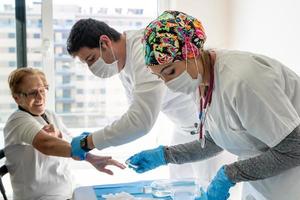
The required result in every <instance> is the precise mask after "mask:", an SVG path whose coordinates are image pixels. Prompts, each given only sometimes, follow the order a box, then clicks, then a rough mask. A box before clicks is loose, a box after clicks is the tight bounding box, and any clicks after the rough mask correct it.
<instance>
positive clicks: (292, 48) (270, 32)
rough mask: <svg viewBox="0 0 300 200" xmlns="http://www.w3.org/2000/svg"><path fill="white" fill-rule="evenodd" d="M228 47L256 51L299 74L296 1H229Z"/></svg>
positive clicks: (299, 23)
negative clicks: (229, 27) (229, 25)
mask: <svg viewBox="0 0 300 200" xmlns="http://www.w3.org/2000/svg"><path fill="white" fill-rule="evenodd" d="M230 5H231V8H230V13H231V16H230V23H231V27H232V29H231V30H230V31H231V32H230V33H229V34H230V37H229V44H230V46H229V47H231V48H234V49H242V50H248V51H253V52H259V53H262V54H265V55H268V56H271V57H274V58H276V59H278V60H280V61H281V62H282V63H284V64H285V65H287V66H288V67H290V68H291V69H293V70H294V71H295V72H297V73H298V74H300V60H299V57H300V38H299V36H300V12H299V11H300V1H298V0H285V1H282V0H230Z"/></svg>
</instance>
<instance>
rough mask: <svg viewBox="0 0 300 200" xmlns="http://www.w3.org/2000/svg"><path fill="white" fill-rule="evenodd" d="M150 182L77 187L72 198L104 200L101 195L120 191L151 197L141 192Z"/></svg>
mask: <svg viewBox="0 0 300 200" xmlns="http://www.w3.org/2000/svg"><path fill="white" fill-rule="evenodd" d="M151 182H152V181H137V182H131V183H119V184H108V185H95V186H85V187H79V188H76V189H75V190H74V193H73V200H86V199H88V200H104V198H102V195H104V194H109V193H113V194H115V193H120V192H127V193H130V194H131V195H133V196H135V197H148V198H152V194H145V193H144V192H143V187H144V186H149V185H150V184H151ZM158 200H171V198H170V197H167V198H158Z"/></svg>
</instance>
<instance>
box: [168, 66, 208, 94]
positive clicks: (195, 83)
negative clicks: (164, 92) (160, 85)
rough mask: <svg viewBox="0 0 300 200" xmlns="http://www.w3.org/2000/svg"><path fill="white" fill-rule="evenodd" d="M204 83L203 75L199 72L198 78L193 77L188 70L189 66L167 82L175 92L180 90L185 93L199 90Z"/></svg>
mask: <svg viewBox="0 0 300 200" xmlns="http://www.w3.org/2000/svg"><path fill="white" fill-rule="evenodd" d="M201 83H202V76H201V74H200V73H198V76H197V78H196V79H193V78H192V77H191V76H190V75H189V73H188V72H187V68H186V69H185V70H184V72H182V73H181V74H180V75H179V76H177V77H176V78H174V79H173V80H170V81H168V82H166V86H167V87H168V88H169V89H170V90H171V91H173V92H180V93H184V94H192V93H193V92H195V91H196V90H197V88H198V87H199V85H200V84H201Z"/></svg>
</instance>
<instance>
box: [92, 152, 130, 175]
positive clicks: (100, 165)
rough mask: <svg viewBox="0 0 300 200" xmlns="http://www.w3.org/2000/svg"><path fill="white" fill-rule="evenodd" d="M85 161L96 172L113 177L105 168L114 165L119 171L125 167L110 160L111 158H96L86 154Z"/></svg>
mask: <svg viewBox="0 0 300 200" xmlns="http://www.w3.org/2000/svg"><path fill="white" fill-rule="evenodd" d="M86 161H87V162H89V163H91V164H92V165H93V166H94V167H95V168H96V169H97V170H98V171H100V172H104V173H106V174H109V175H113V174H114V173H113V172H112V171H111V170H109V169H107V168H106V166H108V165H114V166H116V167H118V168H120V169H125V168H126V166H125V165H123V164H122V163H120V162H118V161H116V160H114V159H112V157H111V156H97V155H94V154H90V153H88V154H87V155H86Z"/></svg>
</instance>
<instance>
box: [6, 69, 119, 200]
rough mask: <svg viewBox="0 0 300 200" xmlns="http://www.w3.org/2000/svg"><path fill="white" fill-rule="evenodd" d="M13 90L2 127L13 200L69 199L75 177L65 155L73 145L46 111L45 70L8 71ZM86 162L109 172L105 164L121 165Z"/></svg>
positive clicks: (108, 161) (99, 160) (106, 159)
mask: <svg viewBox="0 0 300 200" xmlns="http://www.w3.org/2000/svg"><path fill="white" fill-rule="evenodd" d="M8 82H9V87H10V90H11V94H12V96H13V98H14V100H15V102H16V103H17V104H18V109H17V110H16V111H15V112H14V113H13V114H12V115H11V116H10V117H9V119H8V121H7V123H6V125H5V127H4V137H5V154H6V158H7V160H6V165H7V167H8V171H9V173H10V177H11V184H12V188H13V196H14V197H13V198H14V199H15V200H32V199H51V200H56V199H57V200H62V199H70V198H71V196H72V189H73V184H72V183H73V182H72V177H71V171H70V166H69V164H68V163H70V160H69V158H70V157H71V145H70V144H69V142H67V141H66V140H65V138H66V133H67V130H66V129H65V126H64V125H63V124H62V122H61V121H60V120H59V118H58V117H57V116H56V115H55V114H54V113H53V112H51V111H49V110H46V108H45V102H46V98H47V96H46V94H47V91H48V87H49V86H48V84H47V80H46V77H45V75H44V73H43V72H41V71H40V70H38V69H33V68H21V69H17V70H14V71H13V72H11V74H10V76H9V78H8ZM85 157H86V161H87V162H89V163H91V164H92V165H93V166H94V167H95V168H96V169H98V170H99V171H102V172H105V173H107V174H112V171H110V170H109V169H106V168H105V167H106V166H107V165H114V166H117V167H119V168H122V169H123V168H124V166H123V165H122V164H121V163H119V162H117V161H115V160H112V159H111V157H101V156H96V155H92V154H87V155H86V156H85Z"/></svg>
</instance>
